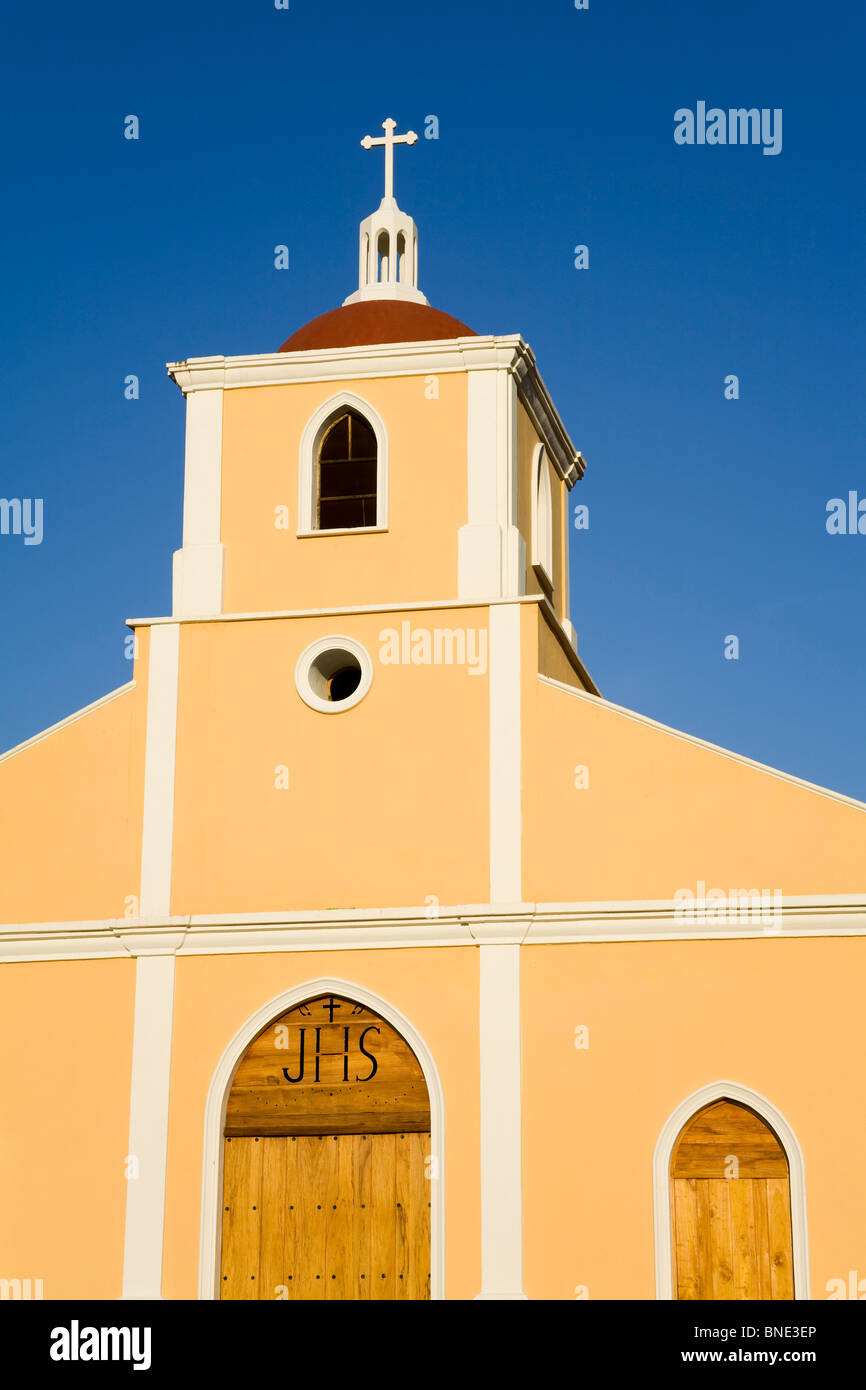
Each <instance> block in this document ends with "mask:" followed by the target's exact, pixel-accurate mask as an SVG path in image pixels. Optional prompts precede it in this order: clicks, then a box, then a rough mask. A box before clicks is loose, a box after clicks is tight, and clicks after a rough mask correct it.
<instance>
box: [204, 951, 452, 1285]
mask: <svg viewBox="0 0 866 1390" xmlns="http://www.w3.org/2000/svg"><path fill="white" fill-rule="evenodd" d="M318 994H339V995H343V996H344V997H347V998H349V999H355V1000H357V1002H358V1003H359V1004H364V1005H366V1007H367V1008H368V1009H372V1010H373V1012H374V1013H377V1014H380V1015H381V1016H382V1018H384V1019H386V1020H387V1022H388V1023H390V1024H391V1026H392V1027H393V1028H396V1029H397V1032H398V1033H400V1034H401V1035H402V1037H403V1038H405V1040H406V1042H407V1043H408V1044H409V1046H410V1047H411V1049H412V1051H413V1052H414V1053H415V1056H416V1057H417V1058H418V1061H419V1063H420V1065H421V1070H422V1072H423V1073H424V1080H425V1081H426V1083H427V1093H428V1095H429V1098H430V1154H431V1157H432V1159H433V1162H432V1163H431V1165H430V1168H431V1185H432V1190H431V1193H430V1243H431V1260H432V1263H431V1266H430V1296H431V1298H433V1299H437V1300H438V1299H443V1298H444V1297H445V1101H444V1096H443V1092H442V1082H441V1081H440V1079H439V1073H438V1071H437V1070H436V1064H435V1062H434V1061H433V1054H432V1053H431V1051H430V1049H429V1047H428V1046H427V1044H426V1042H425V1041H424V1039H423V1038H422V1037H421V1034H420V1033H419V1032H418V1031H417V1030H416V1029H415V1028H413V1026H412V1024H411V1023H410V1022H409V1020H408V1019H407V1018H406V1017H405V1016H404V1015H403V1014H402V1013H400V1011H399V1010H398V1009H395V1008H394V1007H393V1006H392V1005H391V1004H389V1003H388V1002H387V1001H386V1000H385V999H382V998H381V997H380V996H379V995H378V994H373V993H372V992H371V991H370V990H368V989H364V988H363V987H362V986H361V985H357V984H354V983H352V982H351V981H349V980H341V979H338V978H337V977H336V976H333V977H332V976H327V977H325V978H322V979H317V980H307V981H305V982H304V983H303V984H300V985H295V986H294V987H293V988H292V989H288V990H284V991H283V992H282V993H281V994H278V995H276V996H275V997H274V998H273V999H271V1000H269V1002H268V1003H267V1004H263V1005H262V1007H261V1008H260V1009H257V1010H256V1012H255V1013H254V1014H252V1015H251V1016H250V1017H249V1018H248V1019H247V1020H246V1022H245V1023H243V1024H242V1025H241V1027H240V1028H239V1029H238V1031H237V1032H236V1033H235V1035H234V1037H233V1038H232V1040H231V1042H230V1043H229V1045H228V1047H227V1048H226V1050H225V1052H224V1053H223V1055H222V1057H221V1058H220V1060H219V1063H218V1064H217V1068H216V1071H215V1072H214V1075H213V1079H212V1081H211V1084H210V1088H209V1090H208V1096H207V1105H206V1107H205V1121H204V1163H203V1169H202V1192H201V1240H200V1244H199V1283H198V1296H199V1298H201V1299H216V1298H218V1297H219V1284H220V1234H221V1227H222V1221H221V1217H222V1212H221V1207H222V1165H223V1133H222V1132H223V1128H224V1125H225V1111H226V1104H227V1102H228V1096H229V1091H230V1090H231V1084H232V1080H233V1078H234V1074H235V1072H236V1071H237V1069H238V1066H239V1065H240V1062H241V1059H242V1057H243V1055H244V1053H245V1052H246V1050H247V1048H248V1046H249V1044H250V1043H251V1042H252V1040H253V1038H254V1037H256V1035H257V1034H258V1033H260V1032H261V1030H262V1029H263V1028H265V1027H267V1025H268V1024H269V1023H270V1022H271V1021H272V1020H273V1019H275V1018H278V1017H279V1016H280V1014H282V1013H285V1011H286V1010H287V1009H291V1008H293V1007H294V1005H295V1004H302V1003H303V1002H304V1001H305V1000H306V999H312V998H314V997H315V996H316V995H318Z"/></svg>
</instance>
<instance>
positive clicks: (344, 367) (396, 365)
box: [166, 333, 586, 488]
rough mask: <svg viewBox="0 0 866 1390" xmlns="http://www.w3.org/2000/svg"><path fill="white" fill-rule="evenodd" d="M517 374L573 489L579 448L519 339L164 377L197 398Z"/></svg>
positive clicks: (188, 367) (247, 361) (228, 366)
mask: <svg viewBox="0 0 866 1390" xmlns="http://www.w3.org/2000/svg"><path fill="white" fill-rule="evenodd" d="M491 368H494V369H499V370H501V371H508V372H511V373H512V375H513V376H514V378H515V380H516V382H517V390H518V394H519V396H520V399H521V400H522V402H523V404H524V406H525V407H526V409H527V411H528V412H529V415H530V418H531V420H532V422H533V424H534V426H535V428H536V430H537V431H538V434H539V436H540V437H541V439H542V440H543V441H544V443H545V444H546V445H547V448H548V452H549V454H550V457H551V459H552V460H553V463H554V466H555V468H556V470H557V472H558V474H559V476H560V477H561V478H562V479H563V481H564V482H565V483H566V484H567V486H568V487H569V488H571V487H573V486H574V484H575V483H576V482H577V480H578V479H579V478H581V477H583V472H584V468H585V466H586V465H585V460H584V458H583V455H582V454H581V453H580V452H579V451H578V450H577V449H576V448H575V447H574V444H573V443H572V441H571V438H570V436H569V434H568V431H567V430H566V428H565V425H564V424H563V422H562V420H561V418H560V415H559V412H558V411H557V409H556V406H555V405H554V404H553V400H552V398H551V396H550V393H549V391H548V390H547V387H546V386H545V384H544V382H543V380H542V378H541V373H540V372H539V370H538V367H537V365H536V361H535V354H534V353H533V351H532V349H531V348H530V347H529V345H528V343H526V342H525V341H524V339H523V338H522V337H521V336H520V334H519V333H511V334H505V335H499V336H494V335H492V334H489V335H486V336H483V337H482V336H475V335H473V336H472V337H466V338H443V339H438V338H431V339H427V340H426V341H424V342H419V343H373V344H371V345H369V346H363V347H346V348H316V349H315V350H311V351H308V352H268V353H259V354H256V355H255V356H244V357H190V358H188V359H187V360H186V361H185V362H168V363H166V370H167V372H168V374H169V376H170V377H171V379H172V380H173V381H174V382H175V384H176V385H177V386H179V387H180V389H181V391H183V393H184V395H188V394H189V393H190V392H193V391H215V390H225V391H230V390H236V389H239V388H242V387H247V386H286V385H290V384H292V383H299V382H317V381H348V380H356V381H357V380H363V379H365V378H368V377H379V378H381V377H392V376H428V375H434V376H435V375H441V374H442V373H447V372H472V371H489V370H490V369H491Z"/></svg>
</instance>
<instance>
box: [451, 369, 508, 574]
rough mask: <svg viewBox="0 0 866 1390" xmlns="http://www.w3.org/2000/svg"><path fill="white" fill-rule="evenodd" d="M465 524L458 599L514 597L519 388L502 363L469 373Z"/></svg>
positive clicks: (461, 534) (461, 533) (461, 535)
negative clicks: (496, 366) (497, 366)
mask: <svg viewBox="0 0 866 1390" xmlns="http://www.w3.org/2000/svg"><path fill="white" fill-rule="evenodd" d="M467 389H468V401H467V436H466V445H467V474H468V477H467V482H468V493H467V523H466V525H465V526H461V528H460V531H459V534H458V552H457V553H458V575H457V592H458V595H459V597H460V598H462V599H471V598H479V599H489V598H498V597H500V596H506V597H509V598H510V597H517V596H518V595H519V594H521V593H522V592H523V588H524V553H523V549H522V539H521V536H520V533H519V531H518V529H517V526H516V512H517V457H516V411H517V388H516V384H515V382H514V379H513V377H512V375H511V373H510V372H509V371H508V370H507V369H506V368H504V367H499V368H491V369H489V370H482V371H471V372H469V374H468V377H467Z"/></svg>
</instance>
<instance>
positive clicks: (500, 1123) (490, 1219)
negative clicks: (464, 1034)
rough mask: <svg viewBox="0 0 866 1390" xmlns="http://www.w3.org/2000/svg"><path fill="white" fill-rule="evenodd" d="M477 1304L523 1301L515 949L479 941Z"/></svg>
mask: <svg viewBox="0 0 866 1390" xmlns="http://www.w3.org/2000/svg"><path fill="white" fill-rule="evenodd" d="M480 955H481V960H480V963H479V969H480V1008H479V1031H480V1041H481V1292H480V1293H479V1294H477V1295H476V1297H477V1298H478V1299H480V1300H482V1301H498V1300H503V1299H523V1298H526V1294H525V1293H524V1292H523V1174H522V1129H521V1126H522V1117H521V1089H520V1086H521V1082H520V1077H521V1072H520V946H519V944H512V945H499V944H487V943H484V942H482V945H481V950H480Z"/></svg>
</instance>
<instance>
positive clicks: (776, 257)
mask: <svg viewBox="0 0 866 1390" xmlns="http://www.w3.org/2000/svg"><path fill="white" fill-rule="evenodd" d="M864 29H866V25H864V22H863V20H862V18H861V17H860V16H859V15H858V14H857V12H856V7H854V6H852V5H850V4H844V5H843V4H833V3H827V4H824V5H822V6H821V7H816V6H815V5H813V4H797V3H793V4H791V3H788V4H781V3H762V2H761V0H752V3H750V4H746V3H738V0H733V3H729V4H727V5H725V6H695V5H694V3H693V0H692V2H691V3H684V2H683V0H671V2H670V3H665V4H663V5H661V4H656V5H649V4H638V3H635V2H634V0H631V3H614V0H590V5H589V9H588V10H586V11H576V10H575V9H574V5H573V0H557V2H556V3H551V0H545V2H544V3H540V4H536V5H534V6H527V5H525V4H521V5H518V4H515V3H511V0H500V3H490V0H479V2H478V3H474V4H473V5H472V6H471V7H470V6H467V5H466V4H465V3H464V4H461V5H457V4H453V3H437V4H436V5H435V6H434V5H423V6H404V7H402V8H400V7H392V8H390V9H389V8H388V7H382V6H381V5H380V6H371V5H363V4H360V3H345V2H344V0H340V2H339V3H328V2H327V0H290V8H289V10H287V11H278V10H276V9H275V8H274V6H273V4H272V3H266V0H255V3H249V0H247V2H246V3H243V4H240V3H238V4H220V3H208V4H204V3H183V0H179V2H178V3H176V4H173V5H171V6H169V5H167V4H162V3H160V2H159V0H156V3H149V4H148V5H147V6H146V7H135V6H128V7H127V6H122V5H110V6H109V5H99V4H96V5H91V6H88V7H86V8H84V9H82V8H81V7H72V6H68V5H62V4H59V3H57V4H48V5H45V6H40V7H38V8H34V9H33V10H32V11H31V13H30V14H29V15H27V14H25V13H23V8H22V7H18V13H17V14H15V15H13V16H12V17H11V18H9V19H7V20H6V31H5V39H6V42H5V44H4V49H5V54H4V58H3V68H4V71H3V81H2V84H0V112H2V120H3V132H4V138H3V183H4V205H5V206H4V216H3V219H2V222H0V251H2V261H0V266H2V274H0V284H2V291H0V293H2V302H3V323H4V325H5V329H6V353H5V358H4V364H3V365H4V370H3V416H4V429H3V431H2V437H0V450H2V473H0V495H2V496H5V497H21V498H27V497H34V498H35V497H41V498H43V499H44V540H43V543H42V544H41V545H40V546H29V547H25V546H24V545H23V542H22V538H21V537H13V536H0V593H2V600H3V602H2V623H0V658H2V671H3V679H2V683H0V747H3V748H6V747H9V746H11V745H12V744H14V743H16V742H18V741H19V740H21V739H24V738H27V737H28V736H30V735H31V734H33V733H36V732H38V731H39V730H40V729H42V728H44V727H46V726H47V725H49V724H51V723H53V722H54V721H55V720H57V719H60V718H62V717H63V716H64V715H66V714H68V713H70V712H72V711H73V710H75V709H77V708H79V707H80V706H82V705H84V704H86V703H88V702H89V701H91V700H93V699H95V698H97V697H98V696H99V695H101V694H103V693H105V692H106V691H108V690H110V689H112V688H114V687H116V686H117V685H119V684H121V683H122V682H123V681H124V680H127V679H128V678H129V674H130V668H129V663H128V662H127V661H126V660H125V659H124V638H125V636H126V635H127V629H126V628H125V627H124V622H123V620H124V619H125V618H126V617H128V616H132V615H145V614H161V613H166V612H168V611H169V609H170V577H171V553H172V551H173V550H174V549H176V548H177V547H178V546H179V544H180V526H181V502H182V476H183V426H184V421H183V401H182V398H181V396H180V393H179V392H178V391H177V389H176V387H174V386H173V385H172V383H171V382H170V381H169V380H168V378H167V377H166V375H165V369H164V364H165V363H166V362H167V361H174V360H178V359H181V358H184V357H187V356H206V355H208V354H211V353H226V354H232V353H255V352H267V351H271V350H273V349H275V348H276V347H278V346H279V344H280V343H281V342H282V341H283V340H284V338H286V337H287V336H288V334H289V333H290V332H291V331H292V330H293V329H294V328H296V327H297V326H299V325H300V324H302V323H304V322H305V321H307V320H308V319H309V318H311V317H313V316H314V315H315V314H317V313H320V312H323V311H324V310H326V309H328V308H332V307H334V306H335V305H336V304H338V303H340V302H341V300H342V299H343V298H344V297H345V295H346V294H348V293H349V292H350V291H351V290H352V289H354V288H355V284H356V265H357V224H358V222H359V220H360V219H361V218H362V217H364V216H365V215H366V214H367V213H368V212H370V211H372V209H373V207H374V206H375V204H376V202H377V201H378V198H379V196H380V191H381V154H377V155H375V156H373V155H370V154H365V153H364V152H363V151H362V150H361V148H360V145H359V141H360V138H361V136H362V135H363V134H365V133H366V132H367V131H370V132H372V133H377V132H378V129H379V126H380V124H381V121H382V120H383V119H384V117H385V116H386V115H393V116H394V117H395V118H396V119H397V120H398V122H399V124H400V129H401V130H404V129H406V128H407V126H409V125H411V126H413V127H414V128H415V129H416V130H419V131H421V130H423V128H424V119H425V116H427V115H429V114H435V115H437V116H438V118H439V139H438V141H432V140H430V141H427V140H423V139H422V140H421V141H420V142H419V144H418V145H417V146H416V147H415V149H414V150H412V151H410V152H403V154H402V155H401V154H399V153H398V159H397V196H398V198H399V200H400V203H401V205H402V206H403V207H405V208H406V210H407V211H409V212H410V213H411V214H412V215H413V216H414V217H415V219H416V221H417V222H418V224H419V228H420V233H421V277H420V278H421V287H422V289H423V290H424V291H425V293H426V294H427V296H428V298H429V299H430V301H431V303H433V304H434V305H436V306H437V307H439V308H442V309H445V310H447V311H449V312H451V313H453V314H455V315H457V316H458V317H459V318H461V319H463V320H464V321H465V322H467V323H469V324H470V325H471V326H472V327H473V328H475V329H476V330H477V331H479V332H495V333H513V332H520V333H522V334H523V336H524V337H525V338H526V339H527V341H528V342H529V343H530V344H531V346H532V348H533V350H534V351H535V353H536V355H537V357H538V361H539V365H540V369H541V372H542V374H543V376H544V378H545V381H546V383H547V385H548V387H549V389H550V391H551V393H552V395H553V397H554V400H555V401H556V402H557V405H558V406H559V409H560V411H561V413H562V416H563V418H564V420H565V422H566V425H567V427H568V428H569V430H570V432H571V434H572V437H573V438H574V440H575V443H576V444H577V446H578V447H579V448H580V449H582V451H583V453H584V455H585V456H586V458H587V459H588V461H589V468H588V470H587V474H586V478H585V480H584V482H583V483H581V484H580V485H579V486H578V488H577V489H576V490H575V492H574V493H573V494H572V500H573V501H580V502H584V503H586V504H587V505H588V506H589V509H590V527H589V530H588V531H586V532H581V533H576V532H575V533H573V546H572V561H573V563H572V571H573V573H572V618H573V621H574V623H575V626H576V628H577V631H578V635H579V643H580V650H581V654H582V656H583V658H584V660H585V661H586V663H587V665H588V666H589V668H590V670H591V671H592V673H593V675H594V677H595V679H596V681H597V682H598V684H599V686H600V688H601V690H602V692H603V694H605V695H606V696H607V697H608V698H610V699H612V700H615V701H617V702H619V703H621V704H624V705H627V706H629V707H631V708H635V709H638V710H641V711H643V712H645V713H647V714H649V715H651V716H653V717H654V718H656V719H659V720H662V721H663V722H665V723H669V724H672V725H674V726H675V727H677V728H682V729H685V730H687V731H689V732H691V733H694V734H697V735H699V736H701V737H703V738H707V739H710V740H712V741H713V742H716V743H720V744H722V745H724V746H725V747H729V748H732V749H735V750H736V751H738V752H741V753H744V754H747V755H748V756H750V757H754V758H757V759H759V760H760V761H762V762H766V763H769V764H771V765H773V766H777V767H779V768H782V769H784V770H786V771H790V772H792V773H795V774H797V775H798V776H802V777H805V778H808V779H809V780H812V781H816V782H818V783H821V784H823V785H827V786H830V787H835V788H837V789H838V790H840V791H843V792H846V793H848V794H850V795H853V796H859V797H861V798H864V799H866V739H864V737H863V709H864V698H863V695H864V688H866V636H864V628H866V625H864V617H863V610H864V581H863V575H864V565H866V535H862V536H861V535H854V536H830V535H828V534H827V531H826V527H825V519H826V505H827V502H828V500H829V499H830V498H832V497H836V496H841V497H847V495H848V492H849V491H851V490H855V491H857V492H858V496H859V497H862V498H866V467H864V447H863V446H864V424H866V422H864V406H863V390H862V377H863V368H864V342H863V322H864V308H866V304H864V298H866V296H864V273H863V250H862V248H863V234H864V230H866V217H864V201H863V172H864V170H863V134H862V110H861V108H862V101H861V98H860V92H861V89H862V71H861V69H862V53H863V45H864V39H866V33H864ZM698 101H706V103H707V105H708V106H718V107H721V108H723V109H728V108H730V107H739V106H746V107H752V106H755V107H759V108H772V109H775V108H781V109H782V111H783V113H784V114H783V147H782V152H781V153H780V154H779V155H778V156H764V155H763V154H762V152H761V149H760V148H759V147H752V146H748V147H740V146H716V147H710V146H697V145H695V146H691V147H689V146H679V145H677V144H675V142H674V139H673V132H674V112H675V110H677V109H678V108H680V107H691V108H692V109H694V108H695V106H696V104H697V102H698ZM130 113H133V114H136V115H138V117H139V119H140V122H141V138H140V139H139V140H138V141H137V142H133V141H127V140H124V138H123V120H124V117H125V116H126V115H128V114H130ZM278 243H286V244H287V245H288V246H289V248H290V253H291V269H290V270H288V271H282V272H281V271H277V270H275V269H274V266H273V248H274V246H275V245H276V244H278ZM577 244H585V245H587V246H588V247H589V251H590V266H589V269H588V270H583V271H578V270H576V269H575V268H574V264H573V261H574V257H573V248H574V247H575V245H577ZM128 373H135V374H136V375H137V376H139V378H140V382H141V396H140V399H139V400H138V401H126V400H125V399H124V395H123V382H124V378H125V376H126V375H127V374H128ZM730 373H735V374H736V375H737V376H738V378H739V382H740V398H739V399H738V400H736V401H729V400H725V398H724V379H725V377H726V376H727V375H728V374H730ZM428 485H429V486H430V487H433V486H435V480H433V479H431V480H430V482H429V484H428ZM729 634H735V635H737V636H738V638H739V641H740V656H739V660H737V661H728V660H725V659H724V645H725V638H726V636H728V635H729ZM660 775H663V771H662V770H660Z"/></svg>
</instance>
